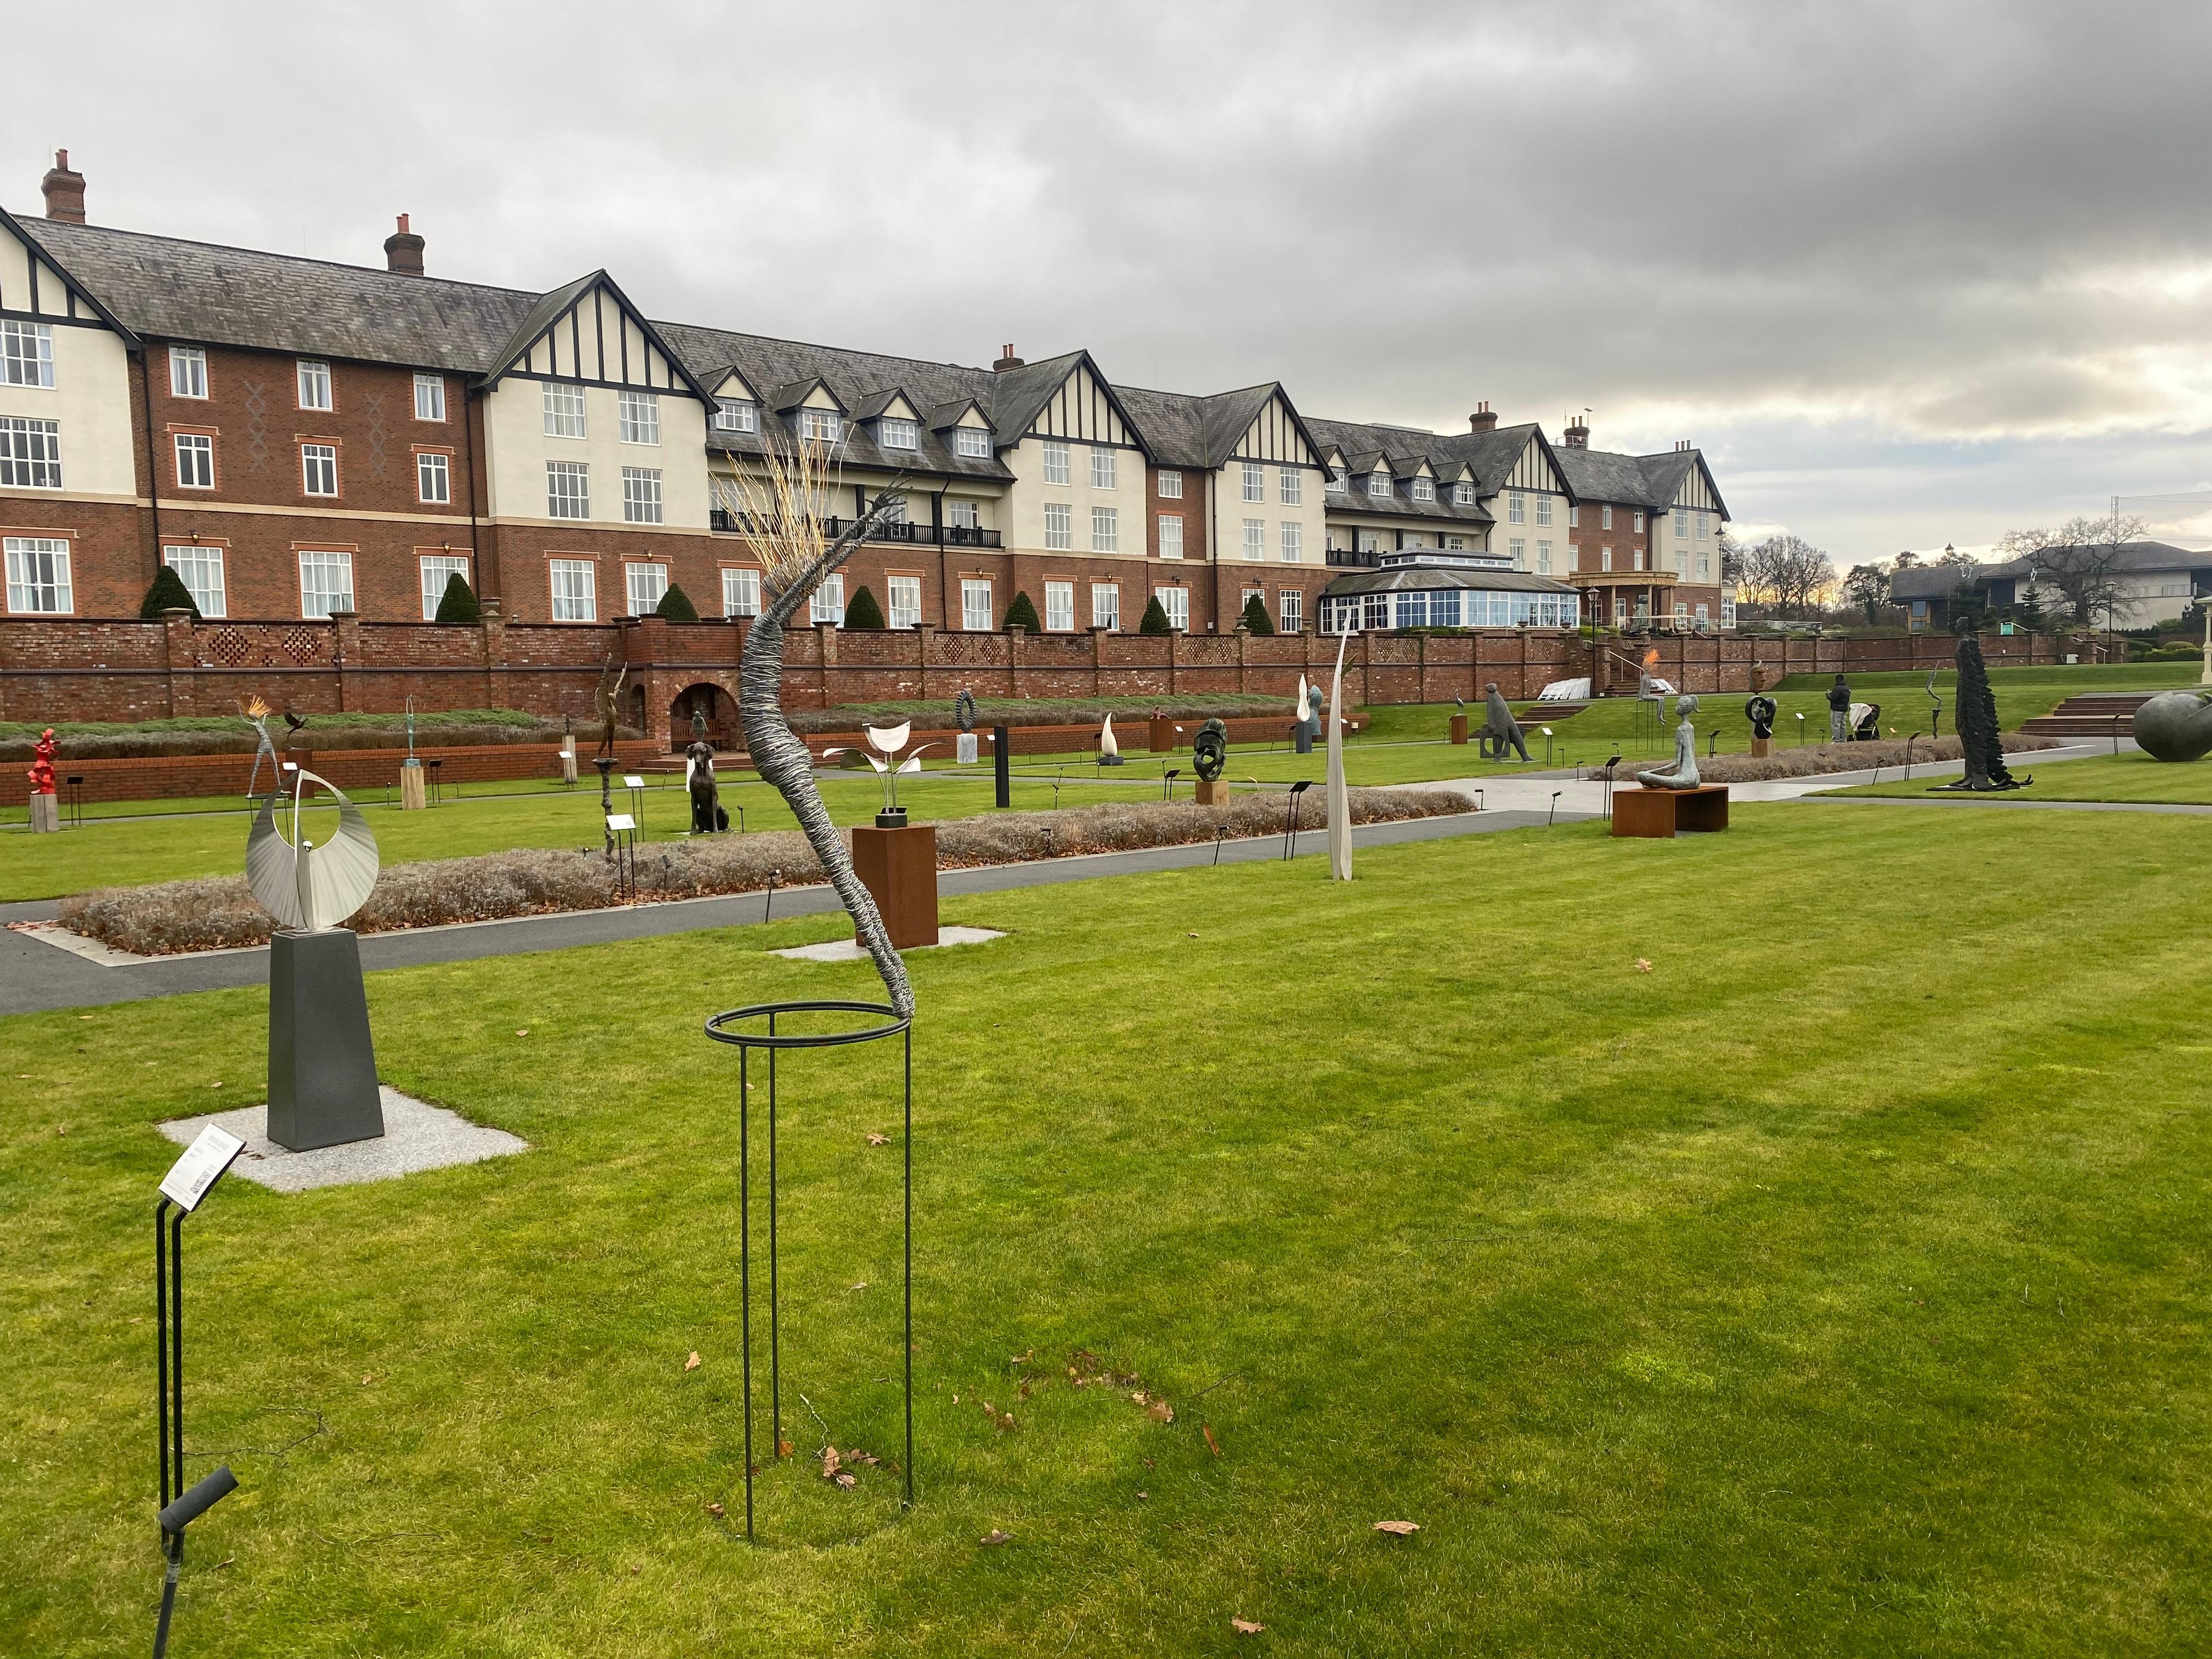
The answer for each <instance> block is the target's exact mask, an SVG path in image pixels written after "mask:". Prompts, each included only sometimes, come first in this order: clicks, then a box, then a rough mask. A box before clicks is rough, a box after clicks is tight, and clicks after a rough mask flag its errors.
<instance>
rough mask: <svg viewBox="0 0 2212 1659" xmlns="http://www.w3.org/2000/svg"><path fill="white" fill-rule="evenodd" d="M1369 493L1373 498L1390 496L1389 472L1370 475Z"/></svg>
mask: <svg viewBox="0 0 2212 1659" xmlns="http://www.w3.org/2000/svg"><path fill="white" fill-rule="evenodd" d="M1367 493H1368V495H1370V496H1373V497H1382V496H1386V495H1389V493H1390V475H1389V473H1388V472H1380V471H1377V472H1370V473H1369V474H1368V475H1367Z"/></svg>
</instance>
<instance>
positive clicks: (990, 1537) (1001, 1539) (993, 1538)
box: [982, 1527, 1014, 1545]
mask: <svg viewBox="0 0 2212 1659" xmlns="http://www.w3.org/2000/svg"><path fill="white" fill-rule="evenodd" d="M1013 1541H1014V1535H1013V1534H1012V1533H1010V1532H1000V1530H999V1529H998V1528H996V1527H994V1528H991V1530H990V1531H988V1532H987V1533H985V1534H983V1537H982V1542H984V1543H986V1544H994V1545H995V1544H1011V1543H1012V1542H1013Z"/></svg>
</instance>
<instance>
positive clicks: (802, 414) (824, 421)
mask: <svg viewBox="0 0 2212 1659" xmlns="http://www.w3.org/2000/svg"><path fill="white" fill-rule="evenodd" d="M844 432H845V423H844V422H843V421H842V420H841V419H839V418H838V415H837V411H836V410H834V409H802V410H799V436H800V437H801V438H804V439H805V440H806V441H808V442H810V443H817V444H834V443H836V441H837V440H838V439H839V438H841V437H842V436H843V435H844Z"/></svg>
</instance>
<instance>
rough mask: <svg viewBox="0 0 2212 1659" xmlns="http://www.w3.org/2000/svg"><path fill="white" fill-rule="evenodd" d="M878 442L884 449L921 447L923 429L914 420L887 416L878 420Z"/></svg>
mask: <svg viewBox="0 0 2212 1659" xmlns="http://www.w3.org/2000/svg"><path fill="white" fill-rule="evenodd" d="M876 442H877V443H878V445H879V446H880V447H883V448H884V449H919V448H921V428H919V427H918V426H916V425H915V423H914V422H912V421H902V420H899V419H897V418H896V417H895V416H885V417H884V419H882V420H880V421H878V422H876Z"/></svg>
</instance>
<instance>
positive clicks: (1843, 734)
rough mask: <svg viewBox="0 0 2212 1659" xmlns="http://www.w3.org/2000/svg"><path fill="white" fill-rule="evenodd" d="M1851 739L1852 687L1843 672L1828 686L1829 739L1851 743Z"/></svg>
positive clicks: (1830, 740) (1834, 741)
mask: <svg viewBox="0 0 2212 1659" xmlns="http://www.w3.org/2000/svg"><path fill="white" fill-rule="evenodd" d="M1850 740H1851V688H1850V684H1849V683H1847V682H1846V681H1845V680H1844V677H1843V676H1842V675H1841V674H1838V675H1837V676H1836V683H1835V684H1833V685H1832V686H1830V687H1829V688H1828V741H1829V742H1830V743H1849V742H1850Z"/></svg>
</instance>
